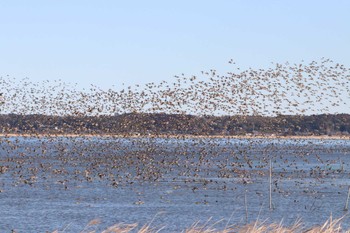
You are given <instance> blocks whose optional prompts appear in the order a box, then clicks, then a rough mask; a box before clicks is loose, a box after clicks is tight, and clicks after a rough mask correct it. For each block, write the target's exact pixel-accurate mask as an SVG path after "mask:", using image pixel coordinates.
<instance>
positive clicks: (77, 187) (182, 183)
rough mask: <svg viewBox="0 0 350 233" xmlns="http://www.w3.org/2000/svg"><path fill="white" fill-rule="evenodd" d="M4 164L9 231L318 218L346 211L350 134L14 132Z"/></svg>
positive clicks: (0, 160) (3, 213) (2, 223)
mask: <svg viewBox="0 0 350 233" xmlns="http://www.w3.org/2000/svg"><path fill="white" fill-rule="evenodd" d="M270 161H271V163H272V167H273V168H272V181H271V182H272V190H273V192H272V203H273V207H274V208H273V209H272V210H270V209H269V165H270ZM0 166H2V167H3V169H2V173H0V190H1V193H0V206H1V208H0V232H10V231H11V230H12V229H16V230H17V231H18V232H45V231H54V230H59V231H63V232H80V231H82V230H83V229H84V228H85V227H86V226H87V224H88V222H89V221H90V220H92V219H96V218H99V219H101V220H102V222H101V224H99V225H97V226H91V228H89V229H96V230H98V231H101V230H102V229H106V228H107V227H108V226H111V225H113V224H116V223H120V222H124V223H139V226H142V225H144V224H146V223H151V226H154V227H157V228H160V227H162V226H164V230H163V232H178V231H181V230H184V229H185V228H187V227H190V226H191V225H192V224H193V223H195V222H197V221H201V222H202V223H205V222H206V221H207V220H208V219H209V218H212V220H211V222H210V224H213V223H215V222H216V221H219V220H223V221H221V222H219V223H217V224H216V225H215V227H216V228H224V227H225V225H227V224H228V225H231V224H244V223H246V222H247V221H248V222H252V221H256V220H257V219H259V220H262V221H265V220H266V221H267V222H280V221H281V220H283V223H284V224H285V225H291V224H293V223H294V222H295V221H296V220H297V218H301V219H302V220H303V222H304V223H305V225H306V226H312V225H316V224H323V223H324V222H325V221H326V220H327V219H328V218H329V217H330V215H332V216H333V218H337V217H342V216H343V215H344V214H346V212H344V211H343V209H344V205H345V201H346V198H347V192H348V186H349V185H350V181H349V171H350V141H347V140H312V139H310V140H282V139H249V140H248V139H149V138H141V139H135V138H133V139H128V138H108V139H107V138H98V137H96V138H65V137H59V138H24V137H11V138H1V149H0ZM349 222H350V221H349V218H348V217H345V220H344V222H343V224H342V225H343V227H345V228H349V227H350V224H349Z"/></svg>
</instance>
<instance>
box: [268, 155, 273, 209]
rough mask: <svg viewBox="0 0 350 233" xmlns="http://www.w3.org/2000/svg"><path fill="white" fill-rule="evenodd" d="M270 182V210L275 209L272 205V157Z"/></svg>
mask: <svg viewBox="0 0 350 233" xmlns="http://www.w3.org/2000/svg"><path fill="white" fill-rule="evenodd" d="M269 183H270V192H269V194H270V195H269V203H270V205H269V207H270V210H272V209H273V207H272V161H271V159H270V179H269Z"/></svg>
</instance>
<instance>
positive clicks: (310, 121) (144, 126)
mask: <svg viewBox="0 0 350 233" xmlns="http://www.w3.org/2000/svg"><path fill="white" fill-rule="evenodd" d="M0 132H2V133H50V134H72V133H73V134H124V135H125V134H129V135H149V134H191V135H246V134H253V135H261V134H275V135H349V134H350V115H349V114H335V115H330V114H322V115H310V116H301V115H279V116H276V117H263V116H194V115H181V114H162V113H157V114H142V113H129V114H122V115H116V116H61V117H60V116H48V115H17V114H6V115H0Z"/></svg>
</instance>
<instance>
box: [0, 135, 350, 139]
mask: <svg viewBox="0 0 350 233" xmlns="http://www.w3.org/2000/svg"><path fill="white" fill-rule="evenodd" d="M0 137H1V138H9V137H28V138H30V137H31V138H33V137H35V138H45V137H48V138H55V137H66V138H92V137H97V138H150V139H152V138H169V139H284V140H310V139H314V140H350V135H331V136H329V135H275V134H261V135H260V134H259V135H193V134H148V135H142V134H102V133H101V134H97V133H96V134H92V133H82V134H72V133H66V134H65V133H57V134H54V133H51V134H50V133H0Z"/></svg>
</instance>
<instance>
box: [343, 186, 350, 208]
mask: <svg viewBox="0 0 350 233" xmlns="http://www.w3.org/2000/svg"><path fill="white" fill-rule="evenodd" d="M349 197H350V186H349V189H348V197H347V198H346V202H345V207H344V211H348V209H349V208H348V204H349Z"/></svg>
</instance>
